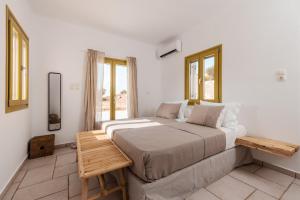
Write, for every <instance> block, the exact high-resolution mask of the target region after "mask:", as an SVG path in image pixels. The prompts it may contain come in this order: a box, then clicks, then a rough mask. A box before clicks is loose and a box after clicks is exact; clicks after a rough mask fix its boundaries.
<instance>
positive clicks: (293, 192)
mask: <svg viewBox="0 0 300 200" xmlns="http://www.w3.org/2000/svg"><path fill="white" fill-rule="evenodd" d="M299 199H300V186H299V185H296V184H292V185H291V186H290V188H289V189H288V190H287V191H286V193H285V194H284V195H283V197H282V200H299Z"/></svg>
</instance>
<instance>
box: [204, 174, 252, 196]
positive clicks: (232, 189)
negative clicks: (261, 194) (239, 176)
mask: <svg viewBox="0 0 300 200" xmlns="http://www.w3.org/2000/svg"><path fill="white" fill-rule="evenodd" d="M206 189H207V190H208V191H209V192H211V193H213V194H214V195H216V196H217V197H219V198H221V199H223V200H244V199H246V197H248V196H249V195H250V194H251V193H252V192H254V190H255V189H254V188H253V187H250V186H249V185H246V184H244V183H242V182H241V181H238V180H236V179H234V178H232V177H230V176H225V177H223V178H221V179H220V180H218V181H216V182H214V183H212V184H211V185H209V186H208V187H207V188H206Z"/></svg>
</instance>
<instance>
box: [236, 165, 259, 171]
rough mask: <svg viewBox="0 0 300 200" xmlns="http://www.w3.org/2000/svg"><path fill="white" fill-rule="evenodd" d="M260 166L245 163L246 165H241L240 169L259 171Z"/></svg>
mask: <svg viewBox="0 0 300 200" xmlns="http://www.w3.org/2000/svg"><path fill="white" fill-rule="evenodd" d="M260 168H261V166H259V165H256V164H249V165H245V166H243V167H241V168H240V169H244V170H246V171H248V172H251V173H254V172H255V171H257V170H258V169H260Z"/></svg>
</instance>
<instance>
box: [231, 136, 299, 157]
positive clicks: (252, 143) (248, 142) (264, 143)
mask: <svg viewBox="0 0 300 200" xmlns="http://www.w3.org/2000/svg"><path fill="white" fill-rule="evenodd" d="M235 143H236V144H237V145H241V146H245V147H249V148H251V149H257V150H260V151H264V152H267V153H271V154H275V155H279V156H284V157H291V156H292V155H294V154H295V153H296V152H297V151H298V150H299V145H295V144H289V143H286V142H281V141H277V140H272V139H267V138H261V137H253V136H243V137H238V138H237V139H236V141H235Z"/></svg>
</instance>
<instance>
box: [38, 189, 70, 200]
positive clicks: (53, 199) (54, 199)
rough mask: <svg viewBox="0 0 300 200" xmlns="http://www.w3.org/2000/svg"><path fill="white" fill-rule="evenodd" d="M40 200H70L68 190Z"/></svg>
mask: <svg viewBox="0 0 300 200" xmlns="http://www.w3.org/2000/svg"><path fill="white" fill-rule="evenodd" d="M39 200H68V190H65V191H62V192H58V193H55V194H52V195H49V196H46V197H44V198H41V199H39Z"/></svg>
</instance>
